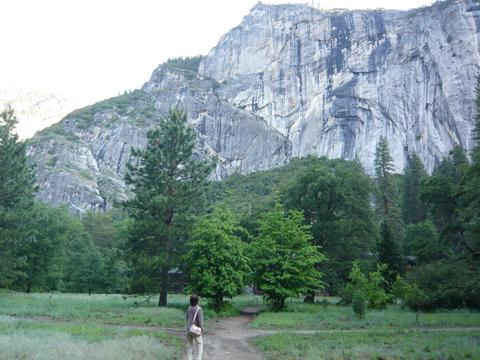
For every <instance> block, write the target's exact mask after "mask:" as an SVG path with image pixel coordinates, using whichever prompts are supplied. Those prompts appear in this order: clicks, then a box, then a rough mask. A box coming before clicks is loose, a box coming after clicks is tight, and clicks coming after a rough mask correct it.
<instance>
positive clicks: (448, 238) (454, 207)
mask: <svg viewBox="0 0 480 360" xmlns="http://www.w3.org/2000/svg"><path fill="white" fill-rule="evenodd" d="M467 166H468V162H467V158H466V155H465V151H464V150H463V149H462V148H455V149H453V150H452V151H451V152H450V155H449V156H448V157H447V158H445V159H444V160H443V161H442V162H441V163H440V165H439V166H438V167H437V168H435V170H434V172H433V174H432V176H431V177H429V178H427V179H425V181H424V182H423V186H422V194H421V198H422V199H423V200H424V201H425V202H426V203H427V204H428V207H429V211H430V212H431V215H432V220H433V223H434V224H435V226H436V228H437V229H438V232H439V236H440V242H441V243H442V244H444V245H445V249H446V251H447V252H451V253H452V254H456V255H461V254H462V253H463V252H464V241H463V239H464V237H463V233H464V231H465V229H464V225H463V223H462V222H461V221H460V220H459V212H460V211H461V209H460V208H461V194H462V179H463V178H464V173H465V170H466V169H467Z"/></svg>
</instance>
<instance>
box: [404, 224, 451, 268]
mask: <svg viewBox="0 0 480 360" xmlns="http://www.w3.org/2000/svg"><path fill="white" fill-rule="evenodd" d="M405 245H406V252H407V254H408V255H412V256H415V257H416V258H417V263H419V264H424V263H428V262H432V261H436V260H440V259H441V258H442V257H444V253H445V249H444V247H443V246H442V244H440V242H439V240H438V233H437V230H436V229H435V226H434V225H433V223H432V222H431V221H430V220H426V221H424V222H421V223H418V224H410V225H407V227H406V234H405Z"/></svg>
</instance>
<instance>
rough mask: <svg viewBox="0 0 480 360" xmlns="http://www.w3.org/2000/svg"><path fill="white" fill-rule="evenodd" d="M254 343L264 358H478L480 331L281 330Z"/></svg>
mask: <svg viewBox="0 0 480 360" xmlns="http://www.w3.org/2000/svg"><path fill="white" fill-rule="evenodd" d="M254 344H255V345H256V346H257V347H258V348H259V349H260V350H262V351H263V352H264V354H265V356H266V358H267V359H284V360H296V359H298V360H320V359H325V360H333V359H335V360H339V359H378V360H380V359H389V360H390V359H391V360H393V359H412V360H413V359H446V360H447V359H452V360H453V359H480V331H462V332H460V331H459V332H457V331H455V332H438V333H428V332H407V331H405V332H402V331H397V332H395V333H392V332H390V333H388V332H378V331H367V332H356V333H355V332H351V333H347V334H345V333H330V334H327V333H318V334H315V335H298V334H292V333H283V334H278V335H273V336H266V337H261V338H256V339H254Z"/></svg>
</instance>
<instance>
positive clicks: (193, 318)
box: [187, 294, 204, 360]
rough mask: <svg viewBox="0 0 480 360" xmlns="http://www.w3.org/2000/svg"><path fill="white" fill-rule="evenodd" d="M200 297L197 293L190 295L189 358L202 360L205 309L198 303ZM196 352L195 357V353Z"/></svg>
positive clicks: (188, 314)
mask: <svg viewBox="0 0 480 360" xmlns="http://www.w3.org/2000/svg"><path fill="white" fill-rule="evenodd" d="M199 300H200V298H199V297H198V295H196V294H192V295H191V296H190V306H189V307H188V309H187V359H188V360H194V359H195V360H202V354H203V339H202V334H203V332H204V328H203V309H202V308H201V307H200V305H198V302H199ZM192 325H193V326H192ZM194 354H195V358H194V357H193V355H194Z"/></svg>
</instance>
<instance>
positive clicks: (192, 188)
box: [125, 108, 212, 306]
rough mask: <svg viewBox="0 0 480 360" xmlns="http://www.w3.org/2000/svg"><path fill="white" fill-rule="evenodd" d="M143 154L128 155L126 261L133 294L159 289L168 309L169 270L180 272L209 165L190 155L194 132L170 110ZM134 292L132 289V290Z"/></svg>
mask: <svg viewBox="0 0 480 360" xmlns="http://www.w3.org/2000/svg"><path fill="white" fill-rule="evenodd" d="M147 139H148V144H147V147H146V149H145V150H143V151H142V150H132V156H133V159H134V160H135V161H134V162H131V163H130V164H129V165H128V173H127V175H126V178H125V179H126V181H127V183H128V184H130V185H131V186H132V191H133V198H132V199H131V200H130V201H127V202H126V203H125V206H126V208H127V209H128V213H129V215H130V216H131V218H132V219H133V224H132V226H131V232H130V236H129V246H128V256H129V259H130V262H131V265H132V270H133V271H132V273H133V275H134V283H136V284H137V288H136V289H137V290H142V288H143V290H150V289H158V288H160V296H159V302H158V304H159V306H166V305H167V294H168V289H169V276H168V272H169V270H170V269H172V268H175V267H178V265H179V263H180V259H181V256H182V255H183V253H184V248H185V247H184V245H185V242H186V239H187V237H188V233H189V229H191V226H192V224H193V220H194V217H195V215H196V214H198V213H199V211H200V210H201V207H202V204H203V201H202V194H203V190H204V189H205V184H206V180H207V177H208V175H209V174H210V172H211V171H212V165H211V164H210V163H208V162H207V161H204V160H200V159H198V157H195V156H194V151H193V150H194V142H195V132H194V130H193V129H192V128H191V127H190V126H189V125H188V122H187V114H186V113H185V112H183V111H182V110H180V109H177V108H174V109H172V110H171V111H170V114H169V116H168V117H167V118H163V119H161V121H160V123H159V126H158V127H157V128H155V129H153V130H151V131H149V132H148V134H147ZM133 289H135V287H134V288H133Z"/></svg>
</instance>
